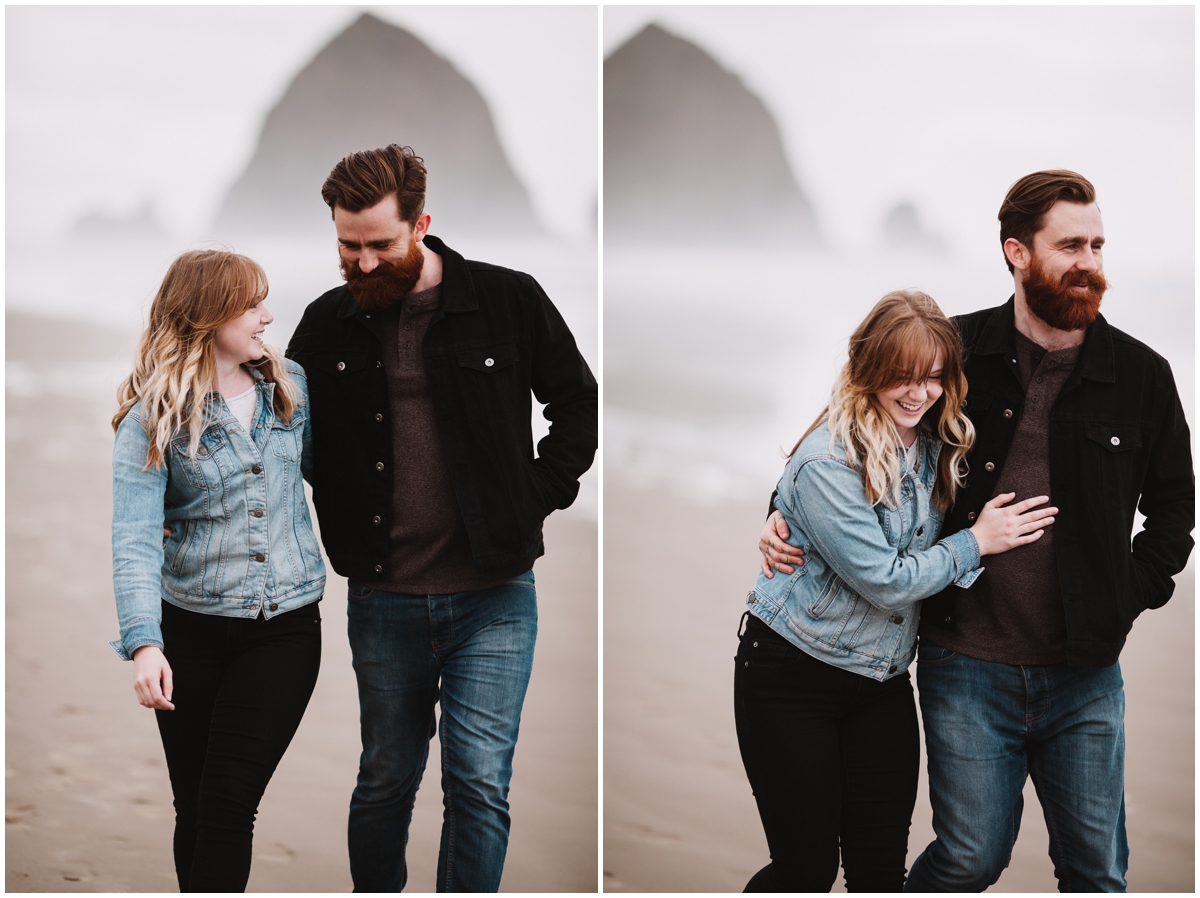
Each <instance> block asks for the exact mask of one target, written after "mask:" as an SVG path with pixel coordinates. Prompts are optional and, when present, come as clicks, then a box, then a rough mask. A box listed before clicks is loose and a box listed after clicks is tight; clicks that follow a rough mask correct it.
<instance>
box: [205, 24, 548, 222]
mask: <svg viewBox="0 0 1200 898" xmlns="http://www.w3.org/2000/svg"><path fill="white" fill-rule="evenodd" d="M389 143H399V144H402V145H407V146H411V147H412V148H413V150H414V151H415V152H416V153H417V155H418V156H421V157H422V158H423V159H424V160H425V165H426V167H427V168H428V170H429V180H428V187H427V194H426V204H425V208H426V211H428V212H429V213H430V214H431V215H432V216H433V226H432V228H431V230H432V232H433V233H434V234H437V235H439V236H445V235H446V234H447V232H451V233H452V234H459V233H464V232H468V233H492V234H497V233H499V234H504V235H517V236H529V235H532V234H538V233H541V229H540V228H539V227H538V225H537V222H536V220H535V219H534V216H533V208H532V206H531V204H530V201H529V195H528V194H527V193H526V191H525V188H524V186H523V185H522V184H521V183H520V182H519V181H518V180H517V177H516V175H515V174H514V172H513V170H512V168H511V167H510V166H509V163H508V160H507V158H505V155H504V151H503V150H502V149H501V148H500V141H499V140H498V139H497V137H496V127H495V125H494V124H493V122H492V116H491V113H490V112H489V110H488V108H487V104H486V103H485V101H484V99H483V97H482V96H481V95H480V93H479V91H478V90H476V89H475V87H474V85H472V84H471V82H469V81H468V80H467V79H466V78H465V77H463V75H462V74H460V73H459V72H458V70H457V69H455V68H454V66H453V65H452V64H451V63H450V62H449V61H448V60H446V59H443V58H442V57H440V56H438V55H436V54H435V53H433V51H431V50H430V49H429V48H428V47H427V46H425V44H423V43H422V42H421V41H420V40H419V39H418V38H417V37H415V36H414V35H412V34H411V33H409V32H408V31H405V30H404V29H403V28H398V27H396V26H395V25H389V24H388V23H387V22H384V21H382V20H380V19H378V18H376V17H375V16H373V15H370V14H369V13H365V14H363V15H362V16H360V17H359V18H358V19H357V20H356V21H355V22H354V24H352V25H351V26H350V27H349V28H347V29H346V30H345V31H343V32H342V33H341V34H339V35H338V36H337V37H335V38H334V39H333V40H332V41H330V42H329V43H328V44H327V45H326V46H325V48H324V49H323V50H321V51H320V52H319V53H318V54H317V55H316V57H315V58H314V59H313V60H312V62H310V63H309V64H308V65H307V66H305V67H304V69H303V70H302V71H301V72H300V73H299V74H298V75H296V77H295V78H294V79H293V80H292V83H291V84H290V85H289V86H288V89H287V92H286V93H285V94H284V95H283V99H281V100H280V101H279V103H278V104H277V105H276V106H275V108H274V109H272V110H271V112H270V113H269V114H268V115H267V119H266V122H265V123H264V125H263V129H262V134H261V135H260V136H259V139H258V147H257V148H256V150H255V152H254V157H253V158H252V159H251V160H250V164H249V166H247V168H246V170H245V172H243V173H242V176H241V177H240V178H238V180H237V182H236V183H235V184H234V185H233V187H232V188H231V189H230V191H229V193H228V195H227V196H226V197H225V202H224V204H223V205H222V207H221V211H220V212H219V213H218V216H217V222H216V226H215V230H216V232H217V233H218V235H221V236H224V235H226V234H245V233H275V234H297V235H299V234H304V233H311V234H316V235H326V236H328V237H329V238H330V239H332V235H333V225H332V223H331V221H330V215H329V208H328V207H327V206H326V205H325V203H324V201H322V199H321V185H322V183H324V181H325V178H326V177H327V176H328V175H329V172H330V170H331V169H332V168H333V166H334V165H336V164H337V162H338V160H340V159H342V158H343V157H344V156H346V155H348V154H350V153H353V152H356V151H358V150H368V149H374V148H376V147H382V146H386V145H387V144H389Z"/></svg>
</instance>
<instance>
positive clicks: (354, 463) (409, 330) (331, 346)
mask: <svg viewBox="0 0 1200 898" xmlns="http://www.w3.org/2000/svg"><path fill="white" fill-rule="evenodd" d="M321 195H322V197H323V198H324V199H325V202H326V203H327V204H328V205H329V207H330V209H331V211H332V214H333V222H334V227H335V229H336V231H337V239H338V251H339V256H340V259H341V269H342V274H343V275H344V277H345V279H346V284H345V285H344V286H342V287H338V288H337V289H334V290H330V291H329V292H328V293H326V294H324V295H323V296H321V297H320V298H319V299H317V300H316V301H314V302H313V303H312V304H311V305H309V307H308V308H307V309H306V310H305V313H304V317H303V318H302V319H301V321H300V324H299V325H298V326H297V328H296V331H295V334H294V335H293V337H292V340H291V343H290V345H289V347H288V355H289V356H290V357H292V358H294V359H295V360H296V361H297V362H299V363H300V364H301V365H303V366H304V369H305V371H306V372H307V374H308V383H309V396H310V401H311V404H312V431H313V476H312V486H313V504H314V505H315V506H316V510H317V516H318V519H319V521H320V527H321V538H322V541H323V542H324V545H325V549H326V552H327V553H328V555H329V560H330V561H331V562H332V564H333V567H334V569H335V570H336V571H337V572H338V573H339V574H342V575H343V576H345V577H347V578H348V580H349V603H348V606H349V607H348V617H349V628H348V629H349V637H350V648H351V651H352V653H353V657H354V670H355V673H356V675H357V678H358V692H359V704H360V715H361V728H362V742H363V751H362V756H361V760H360V766H359V775H358V784H357V787H356V788H355V790H354V794H353V797H352V798H351V802H350V823H349V848H350V872H351V875H352V877H353V879H354V887H355V890H356V891H371V892H386V891H399V890H401V889H402V888H403V887H404V884H405V882H406V880H407V866H406V864H405V845H406V843H407V840H408V826H409V822H410V820H411V818H412V808H413V802H414V800H415V797H416V792H417V787H418V786H419V784H420V781H421V774H422V773H423V771H424V770H425V763H426V759H427V757H428V753H429V740H430V739H431V738H432V736H433V734H434V730H435V725H434V705H435V703H437V702H439V701H440V703H441V736H440V741H441V750H442V787H443V792H444V797H443V800H444V804H445V812H444V817H443V824H442V840H441V851H440V853H439V857H438V871H437V889H438V891H477V892H486V891H492V892H494V891H497V890H498V888H499V885H500V875H501V872H502V870H503V867H504V856H505V852H506V849H507V845H508V834H509V814H508V801H507V795H508V785H509V780H510V778H511V776H512V757H513V750H514V748H515V745H516V740H517V728H518V724H519V722H520V717H521V705H522V702H523V701H524V698H525V690H526V686H527V685H528V682H529V675H530V670H531V667H532V664H533V647H534V638H535V635H536V632H537V606H536V600H535V592H534V578H533V572H532V570H530V568H531V567H532V565H533V561H534V559H535V558H537V557H538V556H540V555H541V554H542V553H543V546H542V521H543V519H544V518H545V517H546V515H548V514H549V513H550V512H551V511H553V510H554V509H556V508H566V507H567V506H568V505H570V504H571V502H572V501H574V499H575V496H576V494H577V492H578V490H579V483H578V480H579V477H580V475H582V474H583V472H584V471H586V470H587V469H588V468H589V467H590V466H591V463H592V458H593V456H594V454H595V451H596V441H597V414H596V413H597V386H596V380H595V378H593V377H592V373H591V371H590V370H589V369H588V366H587V363H586V362H585V361H584V360H583V357H582V356H581V355H580V353H579V350H578V349H577V348H576V345H575V340H574V338H573V337H572V336H571V332H570V331H569V330H568V329H567V326H566V324H565V322H564V321H563V319H562V316H561V315H559V313H558V310H557V309H555V307H554V305H553V304H552V303H551V302H550V300H549V299H548V298H547V297H546V294H545V293H544V292H543V291H542V289H541V287H539V286H538V284H537V282H536V281H535V280H534V279H533V278H531V277H530V276H529V275H526V274H521V273H519V272H515V271H510V270H508V269H504V268H499V267H496V266H494V265H486V264H484V263H481V262H468V261H466V260H464V259H463V257H462V256H460V255H459V254H458V253H456V252H455V251H454V250H452V249H450V248H449V247H447V246H446V245H445V244H444V243H442V241H440V240H438V239H437V238H436V237H433V236H430V235H429V225H430V216H429V214H428V213H426V212H425V211H424V203H425V166H424V164H423V162H422V160H421V159H420V157H418V156H416V155H414V154H413V151H412V150H411V149H410V148H408V147H400V146H397V145H395V144H392V145H390V146H388V147H385V148H383V149H378V150H369V151H366V152H361V153H354V154H352V155H350V156H347V157H346V158H345V159H343V160H342V161H341V162H339V163H338V164H337V165H336V166H335V167H334V169H333V171H332V173H331V174H330V175H329V178H328V180H326V182H325V184H324V186H323V187H322V189H321ZM531 392H532V394H533V395H534V396H536V397H537V398H538V400H539V401H540V402H543V403H545V405H546V408H545V416H546V417H547V418H548V419H549V420H550V422H551V426H550V432H549V435H548V436H546V437H545V438H544V439H543V440H541V442H539V444H538V453H537V457H535V456H534V452H533V440H532V433H531V424H530V417H531V411H532V403H531V399H530V394H531Z"/></svg>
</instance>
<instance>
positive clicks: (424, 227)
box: [413, 212, 433, 240]
mask: <svg viewBox="0 0 1200 898" xmlns="http://www.w3.org/2000/svg"><path fill="white" fill-rule="evenodd" d="M431 221H433V219H432V218H431V217H430V215H429V213H428V212H426V213H425V214H424V215H422V216H421V217H420V218H418V219H417V224H416V227H414V228H413V239H414V240H424V239H425V235H426V234H428V233H429V223H430V222H431Z"/></svg>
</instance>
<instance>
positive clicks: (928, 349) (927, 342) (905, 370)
mask: <svg viewBox="0 0 1200 898" xmlns="http://www.w3.org/2000/svg"><path fill="white" fill-rule="evenodd" d="M887 343H888V344H889V345H888V346H887V347H886V348H887V349H888V350H890V352H889V355H890V357H891V359H892V364H891V365H890V366H889V367H888V384H887V387H896V386H899V385H901V384H907V383H913V382H916V383H922V382H924V381H927V380H929V376H930V374H932V373H933V368H934V365H936V364H937V361H938V355H939V354H940V355H941V356H942V358H943V361H944V360H945V358H946V356H947V353H946V350H945V348H944V347H943V346H942V343H941V341H940V340H939V339H938V337H937V334H935V333H934V332H933V330H932V329H931V328H929V327H928V326H927V325H925V324H924V322H921V321H919V320H917V319H915V318H913V319H909V320H908V321H906V322H904V323H903V324H901V325H900V326H899V327H897V328H896V329H895V330H893V331H892V332H891V334H889V339H888V340H887ZM887 387H885V389H886V388H887Z"/></svg>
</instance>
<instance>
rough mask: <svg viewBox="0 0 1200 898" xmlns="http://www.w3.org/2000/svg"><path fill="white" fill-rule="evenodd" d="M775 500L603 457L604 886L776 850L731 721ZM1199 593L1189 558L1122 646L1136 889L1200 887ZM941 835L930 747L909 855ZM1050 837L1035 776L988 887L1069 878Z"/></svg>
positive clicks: (700, 887) (714, 881)
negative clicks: (641, 476)
mask: <svg viewBox="0 0 1200 898" xmlns="http://www.w3.org/2000/svg"><path fill="white" fill-rule="evenodd" d="M766 499H767V497H766V496H765V495H764V496H763V501H762V502H760V503H748V502H743V503H739V502H733V501H724V502H719V503H713V504H696V503H694V502H692V501H689V500H688V499H686V498H681V497H680V496H678V495H673V494H672V493H671V492H669V491H668V490H666V489H663V488H657V487H653V486H648V485H647V484H645V483H634V482H632V481H630V480H629V479H628V478H626V479H622V477H621V473H620V472H619V471H614V470H612V469H611V468H610V469H608V470H607V471H606V472H605V496H604V501H605V509H604V510H605V520H606V522H607V526H606V527H605V546H604V552H605V558H604V577H605V584H604V592H605V596H604V768H605V770H604V790H605V798H604V818H605V820H604V888H605V890H606V891H617V892H659V891H672V892H689V891H703V892H729V891H741V890H742V888H743V886H744V885H745V883H746V881H747V880H748V879H749V878H750V876H751V875H752V874H753V873H754V872H755V871H756V870H757V869H758V868H759V867H761V866H762V865H764V864H765V863H767V861H768V860H769V856H768V853H767V846H766V840H765V838H764V837H763V834H762V827H761V825H760V823H759V819H758V814H757V811H756V809H755V806H754V798H753V796H752V794H751V792H750V787H749V785H748V783H747V781H746V776H745V772H744V770H743V769H742V763H741V758H740V756H739V755H738V748H737V737H736V734H735V732H734V724H733V656H734V653H735V652H736V650H737V636H736V631H737V627H738V621H739V618H740V616H741V614H742V611H743V608H744V597H745V594H746V591H747V590H748V589H749V588H750V586H751V585H753V582H754V576H755V572H756V570H757V565H758V557H759V556H758V554H757V549H756V547H757V542H758V534H759V532H760V530H761V529H762V522H763V519H764V517H765V511H766ZM1194 594H1195V578H1194V564H1189V566H1188V568H1187V569H1186V570H1185V571H1184V572H1183V573H1182V574H1181V575H1180V576H1179V577H1178V578H1177V586H1176V590H1175V595H1174V597H1173V598H1172V599H1171V601H1170V602H1169V603H1168V604H1167V605H1166V606H1165V607H1164V608H1162V609H1159V610H1157V611H1152V612H1147V613H1146V614H1144V615H1143V616H1142V617H1141V618H1139V619H1138V621H1137V622H1136V623H1135V625H1134V628H1133V633H1132V634H1131V636H1130V639H1129V642H1128V644H1127V645H1126V648H1125V650H1124V652H1123V653H1122V656H1121V667H1122V671H1123V675H1124V679H1125V691H1126V698H1127V707H1128V712H1127V715H1126V744H1127V756H1126V764H1127V768H1126V783H1125V787H1126V807H1127V817H1128V832H1129V844H1130V864H1129V873H1128V882H1129V890H1130V891H1138V892H1160V891H1161V892H1191V891H1193V889H1194V864H1195V860H1194V859H1195V851H1194V806H1195V786H1194V779H1195V778H1194V767H1193V762H1194V756H1195V730H1194V726H1195V724H1194V720H1195V713H1194V706H1195V705H1194V698H1195V686H1194V676H1195V663H1194V659H1195V651H1194V632H1195V631H1194V616H1195V610H1194ZM796 775H804V774H803V772H802V771H797V772H796ZM932 838H933V831H932V827H931V825H930V811H929V802H928V797H927V789H926V783H925V776H924V758H922V777H921V785H920V792H919V796H918V800H917V807H916V811H915V814H914V820H913V826H912V831H911V835H910V837H909V863H910V864H911V863H912V860H913V859H915V858H916V856H917V855H918V854H919V853H920V852H921V851H922V850H923V849H924V847H925V845H926V844H928V842H929V841H930V840H931V839H932ZM1046 846H1047V835H1046V828H1045V823H1044V821H1043V819H1042V815H1041V809H1040V806H1039V805H1038V803H1037V798H1036V795H1035V794H1034V791H1033V788H1032V785H1027V788H1026V790H1025V813H1024V817H1023V821H1022V826H1021V832H1020V836H1019V838H1018V840H1017V844H1016V847H1015V848H1014V850H1013V856H1012V863H1011V865H1010V866H1009V868H1008V869H1007V870H1006V871H1005V872H1004V874H1003V875H1002V876H1001V878H1000V880H999V881H998V882H997V883H996V885H994V886H993V887H992V889H990V890H989V891H997V892H1053V891H1057V883H1056V881H1055V879H1054V874H1053V868H1052V866H1051V863H1050V860H1049V857H1048V856H1047V852H1046ZM843 888H844V886H843V884H842V883H841V881H840V877H839V882H838V885H837V886H836V887H835V891H839V890H843Z"/></svg>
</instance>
